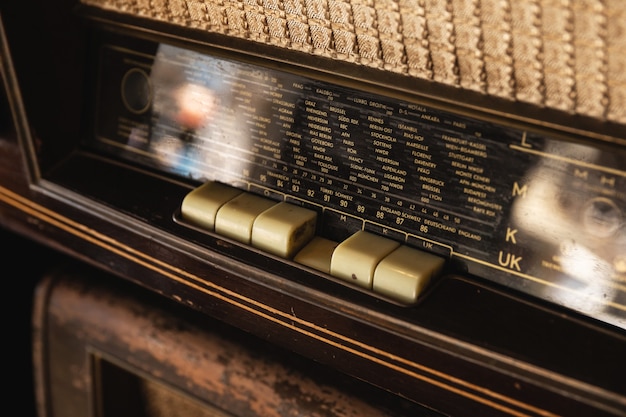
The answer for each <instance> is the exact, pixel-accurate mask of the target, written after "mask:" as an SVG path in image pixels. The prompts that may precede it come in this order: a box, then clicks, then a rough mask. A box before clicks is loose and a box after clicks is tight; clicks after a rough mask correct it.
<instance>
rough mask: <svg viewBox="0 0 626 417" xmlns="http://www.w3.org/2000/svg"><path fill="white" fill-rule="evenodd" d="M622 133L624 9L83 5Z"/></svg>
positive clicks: (487, 2) (173, 1) (612, 0)
mask: <svg viewBox="0 0 626 417" xmlns="http://www.w3.org/2000/svg"><path fill="white" fill-rule="evenodd" d="M82 2H83V3H84V4H88V5H91V6H96V7H99V8H102V9H107V10H112V11H117V12H120V13H126V14H132V15H137V16H141V17H145V18H150V19H155V20H159V21H166V22H169V23H173V24H177V25H181V26H186V27H191V28H197V29H201V30H205V31H208V32H212V33H220V34H224V35H228V36H233V37H237V38H243V39H248V40H252V41H255V42H261V43H265V44H270V45H274V46H279V47H283V48H287V49H291V50H298V51H303V52H306V53H310V54H313V55H318V56H323V57H328V58H332V59H337V60H343V61H347V62H352V63H355V64H357V65H364V66H368V67H374V68H378V69H380V70H383V71H391V72H396V73H402V74H405V75H408V76H411V77H415V78H420V79H426V80H431V81H433V82H436V83H441V84H446V85H450V86H455V87H459V88H462V89H469V90H474V91H478V92H480V93H483V94H487V95H493V96H498V97H502V98H505V99H507V100H512V101H513V100H517V101H520V102H526V103H532V104H535V105H538V106H543V107H547V108H553V109H558V110H562V111H566V112H568V113H574V114H580V115H585V116H590V117H593V118H596V119H600V120H609V121H614V122H618V123H626V2H624V0H82Z"/></svg>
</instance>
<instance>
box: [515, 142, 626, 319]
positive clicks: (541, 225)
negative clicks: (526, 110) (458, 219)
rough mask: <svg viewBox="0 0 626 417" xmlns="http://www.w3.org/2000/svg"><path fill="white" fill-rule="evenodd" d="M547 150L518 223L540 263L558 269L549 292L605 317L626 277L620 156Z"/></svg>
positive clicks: (518, 207) (550, 145) (518, 210)
mask: <svg viewBox="0 0 626 417" xmlns="http://www.w3.org/2000/svg"><path fill="white" fill-rule="evenodd" d="M545 152H546V154H548V155H550V156H549V157H548V158H543V159H541V160H540V161H539V162H538V163H537V165H536V166H534V167H533V168H532V169H531V170H530V171H529V173H528V182H527V184H528V187H527V189H526V190H525V193H524V195H523V197H522V198H518V199H517V200H516V202H515V204H514V205H513V207H512V219H511V220H512V223H513V224H515V225H516V226H517V227H518V228H519V230H520V234H523V235H525V236H528V237H531V238H532V240H533V241H535V242H536V243H535V247H534V249H533V256H534V258H535V259H534V263H535V264H536V265H537V268H541V269H544V270H550V271H552V273H551V274H546V273H544V274H543V275H544V276H548V277H552V278H551V279H550V280H548V282H547V285H545V286H544V290H543V296H544V297H545V298H547V299H549V300H552V301H554V302H557V303H559V304H562V305H565V306H568V307H571V308H574V309H577V310H581V311H586V312H590V313H591V314H592V315H595V316H598V317H600V316H603V315H604V314H606V311H605V309H606V308H607V306H610V304H611V302H612V301H613V300H615V299H616V298H617V297H618V295H619V294H620V290H619V286H620V285H623V284H624V282H625V281H624V278H625V276H626V269H625V268H624V263H625V261H626V226H625V224H624V213H622V212H621V211H620V208H619V207H624V199H625V198H626V196H625V195H624V194H623V191H620V189H619V186H618V185H619V181H623V179H622V178H621V175H623V173H620V171H618V170H617V169H613V168H611V167H619V163H620V161H619V158H620V157H619V156H616V155H609V154H607V153H606V152H601V151H599V150H597V149H594V148H590V147H586V146H583V145H578V144H573V143H566V142H552V141H548V142H547V147H546V149H545ZM621 163H622V164H623V161H621ZM622 321H623V319H622Z"/></svg>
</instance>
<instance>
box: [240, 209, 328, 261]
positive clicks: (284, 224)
mask: <svg viewBox="0 0 626 417" xmlns="http://www.w3.org/2000/svg"><path fill="white" fill-rule="evenodd" d="M316 224H317V213H316V212H315V211H313V210H309V209H307V208H304V207H300V206H296V205H294V204H289V203H285V202H282V203H278V204H276V205H274V206H273V207H270V208H269V209H267V210H265V211H264V212H263V213H261V214H259V216H258V217H257V218H256V219H255V220H254V224H253V225H252V246H254V247H255V248H258V249H262V250H264V251H266V252H269V253H272V254H274V255H278V256H282V257H283V258H288V259H290V258H291V257H293V255H294V254H295V253H296V252H298V251H299V250H300V249H301V248H302V247H303V246H304V245H306V244H307V243H308V242H309V241H310V240H311V239H312V238H313V236H315V226H316Z"/></svg>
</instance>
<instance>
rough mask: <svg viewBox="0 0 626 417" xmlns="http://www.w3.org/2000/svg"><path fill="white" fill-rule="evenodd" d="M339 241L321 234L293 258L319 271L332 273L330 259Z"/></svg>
mask: <svg viewBox="0 0 626 417" xmlns="http://www.w3.org/2000/svg"><path fill="white" fill-rule="evenodd" d="M338 244H339V243H338V242H335V241H333V240H330V239H326V238H324V237H321V236H315V237H314V238H313V239H312V240H311V241H310V242H309V243H308V244H307V245H306V246H305V247H303V248H302V250H300V252H298V254H297V255H296V256H295V257H294V258H293V260H294V261H295V262H297V263H299V264H302V265H306V266H308V267H310V268H313V269H315V270H317V271H320V272H324V273H325V274H330V260H331V258H332V256H333V252H334V251H335V248H336V247H337V245H338Z"/></svg>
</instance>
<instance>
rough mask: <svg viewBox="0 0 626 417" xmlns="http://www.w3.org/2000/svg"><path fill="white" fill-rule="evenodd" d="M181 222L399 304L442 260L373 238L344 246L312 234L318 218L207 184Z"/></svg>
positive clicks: (362, 235) (414, 295) (358, 237)
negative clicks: (291, 261) (290, 261)
mask: <svg viewBox="0 0 626 417" xmlns="http://www.w3.org/2000/svg"><path fill="white" fill-rule="evenodd" d="M181 217H182V220H183V221H184V222H185V223H188V224H191V225H194V226H198V227H200V228H202V229H204V230H207V231H211V232H215V233H217V234H219V235H222V236H225V237H228V238H230V239H233V240H236V241H238V242H241V243H244V244H249V245H251V246H253V247H255V248H257V249H260V250H263V251H265V252H268V253H271V254H273V255H277V256H279V257H282V258H285V259H293V261H294V262H296V263H299V264H302V265H304V266H307V267H309V268H312V269H315V270H317V271H320V272H322V273H325V274H329V275H331V276H332V277H334V278H338V279H339V280H342V281H345V282H346V283H350V284H351V285H355V286H359V287H362V288H365V289H366V290H371V291H373V292H374V293H376V294H380V295H383V296H385V297H388V298H389V299H392V300H395V301H397V302H399V303H403V304H409V305H410V304H414V303H416V302H417V300H418V298H419V296H420V295H421V294H422V292H423V290H424V288H426V286H427V284H428V283H429V282H430V281H431V279H432V278H433V277H435V276H436V275H437V274H439V272H440V271H441V270H442V269H443V265H444V259H443V258H441V257H439V256H435V255H432V254H430V253H426V252H423V251H419V250H417V249H413V248H411V247H408V246H405V245H402V244H400V243H398V242H396V241H394V240H391V239H387V238H384V237H381V236H378V235H375V234H373V233H369V232H365V231H358V232H356V233H355V234H353V235H352V236H350V237H349V238H348V239H346V240H344V241H343V242H335V241H332V240H329V239H326V238H324V237H321V236H316V235H315V230H316V225H317V224H316V222H317V213H316V212H315V211H313V210H309V209H306V208H304V207H300V206H296V205H293V204H289V203H286V202H278V203H277V202H275V201H273V200H270V199H267V198H264V197H261V196H258V195H255V194H252V193H247V192H243V191H241V190H239V189H236V188H234V187H230V186H227V185H224V184H220V183H215V182H208V183H206V184H203V185H202V186H200V187H198V188H196V189H194V190H192V191H191V192H190V193H189V194H187V196H186V197H185V198H184V199H183V202H182V205H181Z"/></svg>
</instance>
